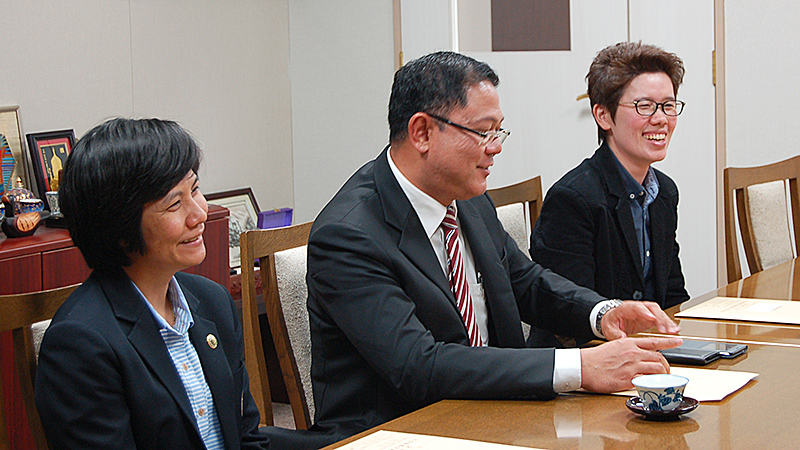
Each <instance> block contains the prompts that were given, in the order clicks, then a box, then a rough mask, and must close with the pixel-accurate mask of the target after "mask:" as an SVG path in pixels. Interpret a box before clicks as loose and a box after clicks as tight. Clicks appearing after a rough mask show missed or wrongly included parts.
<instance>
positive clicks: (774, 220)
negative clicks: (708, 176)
mask: <svg viewBox="0 0 800 450" xmlns="http://www.w3.org/2000/svg"><path fill="white" fill-rule="evenodd" d="M799 174H800V156H795V157H793V158H790V159H787V160H785V161H780V162H777V163H774V164H769V165H766V166H758V167H728V168H726V169H725V171H724V175H723V179H724V189H725V193H724V198H725V200H724V201H725V255H726V262H727V271H728V283H732V282H734V281H736V280H739V279H741V278H742V267H741V263H740V259H739V246H738V242H737V241H738V239H737V236H736V225H737V222H738V225H739V229H740V231H741V236H742V246H743V247H744V254H745V257H746V258H747V265H748V267H749V269H750V273H751V274H752V273H756V272H760V271H762V270H764V269H767V268H769V267H772V266H775V265H777V264H780V263H782V262H785V261H788V260H790V259H793V258H794V257H795V256H796V255H798V252H799V251H800V235H799V234H798V231H800V190H798V189H800V188H799V187H798V184H797V177H798V175H799ZM787 181H788V188H789V197H790V199H791V218H790V217H789V208H788V206H787V203H786V186H787ZM734 201H735V206H734ZM737 218H738V220H737ZM793 233H794V245H792V237H791V235H792V234H793Z"/></svg>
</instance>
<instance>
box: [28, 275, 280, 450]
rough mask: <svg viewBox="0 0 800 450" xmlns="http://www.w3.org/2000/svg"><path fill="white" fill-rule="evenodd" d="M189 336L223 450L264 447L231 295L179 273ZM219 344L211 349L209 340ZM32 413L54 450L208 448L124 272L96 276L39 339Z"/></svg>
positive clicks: (148, 316)
mask: <svg viewBox="0 0 800 450" xmlns="http://www.w3.org/2000/svg"><path fill="white" fill-rule="evenodd" d="M176 278H177V280H178V283H179V284H180V286H181V289H182V290H183V293H184V295H185V297H186V300H187V303H188V304H189V308H190V310H191V312H192V316H193V317H194V322H195V323H194V326H193V327H192V328H191V329H190V330H189V337H190V339H191V341H192V344H193V345H194V347H195V349H196V350H197V354H198V356H199V357H200V361H201V363H202V365H203V372H204V373H205V377H206V381H207V382H208V385H209V387H210V388H211V393H212V395H213V397H214V405H215V406H216V410H217V414H218V416H219V422H220V425H221V427H222V436H223V439H224V442H225V448H226V449H239V448H242V449H264V448H268V442H267V439H266V437H265V436H264V435H258V434H257V432H258V431H257V429H258V421H259V414H258V409H257V408H256V406H255V403H254V401H253V397H252V396H251V395H250V391H249V381H248V377H247V371H246V370H245V367H244V359H243V357H242V330H241V327H240V326H239V321H238V319H237V318H236V310H235V307H234V304H233V301H232V300H231V297H230V294H228V291H227V290H226V289H225V288H223V287H222V286H220V285H218V284H216V283H213V282H211V281H209V280H207V279H205V278H202V277H199V276H196V275H189V274H185V273H180V272H179V273H178V274H177V275H176ZM209 334H213V335H214V336H216V338H217V342H218V346H217V348H216V349H212V348H211V346H210V345H209V344H208V343H207V340H206V339H207V338H206V337H207V336H208V335H209ZM35 392H36V405H37V407H38V409H39V413H40V415H41V418H42V423H43V425H44V429H45V433H46V435H47V438H48V440H49V442H50V446H51V447H52V448H53V449H78V448H81V449H84V448H85V449H89V448H117V449H133V448H136V449H138V450H143V449H204V448H205V447H204V445H203V442H202V440H201V438H200V433H199V431H198V430H197V425H196V422H195V420H194V415H193V413H192V410H191V406H190V403H189V398H188V396H187V394H186V390H185V389H184V386H183V383H182V382H181V379H180V376H179V375H178V372H177V370H176V369H175V366H174V364H173V362H172V359H171V358H170V356H169V353H168V352H167V348H166V345H165V344H164V341H163V339H162V338H161V335H160V333H159V331H158V329H157V326H156V321H155V319H153V316H152V315H151V313H150V310H149V309H148V308H147V306H146V305H145V304H144V302H143V301H142V300H141V297H140V296H139V294H138V293H137V292H136V291H135V289H134V287H133V286H132V285H131V282H130V279H129V278H128V277H127V275H125V273H124V272H121V271H120V272H119V273H117V274H114V275H101V274H98V273H97V272H94V273H93V274H92V275H91V276H90V277H89V278H88V279H87V280H86V282H85V283H83V285H82V286H81V287H79V288H78V289H77V290H76V291H75V292H74V293H73V294H72V295H71V296H70V297H69V298H68V299H67V301H66V302H65V303H64V305H63V306H62V307H61V308H60V309H59V310H58V312H57V313H56V315H55V317H54V318H53V322H52V323H51V325H50V327H49V328H48V329H47V332H46V333H45V336H44V340H43V341H42V347H41V351H40V354H39V366H38V370H37V374H36V389H35Z"/></svg>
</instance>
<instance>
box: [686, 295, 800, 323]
mask: <svg viewBox="0 0 800 450" xmlns="http://www.w3.org/2000/svg"><path fill="white" fill-rule="evenodd" d="M675 317H679V318H687V317H691V318H697V319H719V320H740V321H745V322H768V323H786V324H792V325H800V302H793V301H789V300H765V299H758V298H736V297H714V298H712V299H711V300H708V301H705V302H703V303H700V304H699V305H695V306H692V307H691V308H689V309H687V310H686V311H681V312H679V313H676V314H675Z"/></svg>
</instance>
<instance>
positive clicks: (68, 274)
mask: <svg viewBox="0 0 800 450" xmlns="http://www.w3.org/2000/svg"><path fill="white" fill-rule="evenodd" d="M228 215H229V212H228V210H227V209H226V208H222V207H220V206H216V205H209V207H208V220H207V221H206V224H205V227H206V228H205V232H204V233H203V239H204V240H205V244H206V259H205V260H204V261H203V263H202V264H200V265H197V266H195V267H190V268H188V269H186V272H190V273H195V274H198V275H203V276H205V277H207V278H209V279H211V280H214V281H216V282H217V283H220V284H222V285H223V286H225V287H228V285H229V282H230V265H229V262H228V257H229V252H228ZM90 273H91V269H89V267H88V266H87V265H86V262H85V261H84V259H83V256H82V255H81V252H80V251H79V250H78V248H77V247H75V246H74V245H73V243H72V240H71V239H70V238H69V232H67V230H65V229H60V228H47V227H42V228H40V229H38V230H36V234H34V235H33V236H29V237H24V238H16V239H8V238H6V237H5V236H2V237H0V294H22V293H26V292H34V291H40V290H44V289H53V288H57V287H61V286H69V285H71V284H76V283H81V282H83V281H84V280H85V279H86V278H87V277H88V276H89V274H90ZM10 346H11V333H10V332H6V333H0V380H2V383H3V389H4V391H3V392H11V395H9V396H8V397H6V398H5V403H6V405H0V407H3V406H5V408H6V412H7V413H8V414H6V418H7V419H8V432H9V437H10V438H11V441H12V442H14V443H16V444H19V445H18V446H16V447H15V448H20V449H28V448H33V444H32V441H31V438H30V433H29V432H28V430H27V429H26V427H25V426H24V424H25V423H27V422H26V419H25V416H24V408H23V406H22V403H21V401H20V392H19V388H18V382H17V381H16V379H15V378H14V377H13V375H14V372H13V370H12V369H11V368H12V367H13V364H14V362H13V358H12V355H11V348H10Z"/></svg>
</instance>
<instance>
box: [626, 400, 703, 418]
mask: <svg viewBox="0 0 800 450" xmlns="http://www.w3.org/2000/svg"><path fill="white" fill-rule="evenodd" d="M699 404H700V402H698V401H697V400H695V399H693V398H691V397H683V401H682V402H681V404H680V405H678V407H677V408H675V409H673V410H672V411H651V410H649V409H647V408H645V407H644V403H643V402H642V399H640V398H639V397H631V398H629V399H628V400H627V401H626V402H625V406H627V407H628V409H630V410H631V411H633V412H635V413H636V414H641V415H643V416H644V417H645V419H649V420H674V419H677V418H678V417H679V416H681V415H682V414H686V413H688V412H689V411H694V410H695V408H697V405H699Z"/></svg>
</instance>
